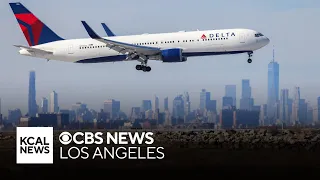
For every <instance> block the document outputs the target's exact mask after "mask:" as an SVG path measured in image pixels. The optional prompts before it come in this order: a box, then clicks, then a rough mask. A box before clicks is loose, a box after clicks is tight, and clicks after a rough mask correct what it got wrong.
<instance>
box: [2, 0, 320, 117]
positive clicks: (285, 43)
mask: <svg viewBox="0 0 320 180" xmlns="http://www.w3.org/2000/svg"><path fill="white" fill-rule="evenodd" d="M8 2H11V1H8V0H6V1H4V2H1V3H0V8H1V11H0V14H1V18H2V20H3V22H5V23H6V24H7V26H4V27H3V29H2V32H3V33H0V36H1V39H3V41H2V43H0V47H1V48H2V49H3V58H2V61H0V98H1V99H2V113H3V114H6V113H7V110H8V109H14V108H16V107H19V108H21V110H22V111H23V112H24V114H26V112H27V104H28V91H27V89H28V76H27V74H28V73H29V71H30V70H35V71H36V72H37V78H36V89H37V99H36V100H37V104H39V102H40V101H41V98H42V97H47V98H48V97H49V93H50V92H52V91H54V90H55V91H56V92H57V93H58V94H59V106H60V108H62V109H64V108H68V107H70V106H71V105H72V104H74V103H75V102H78V101H81V102H83V103H86V104H88V107H90V108H93V109H97V110H98V109H101V108H102V107H103V101H104V100H107V99H116V100H119V101H121V102H123V103H122V105H121V106H122V107H123V111H125V112H128V111H130V109H131V107H132V106H136V105H137V104H140V100H142V99H150V100H152V98H153V96H154V94H156V95H157V96H158V97H159V99H160V108H162V107H163V105H162V104H163V100H162V99H163V98H164V97H167V96H168V97H169V109H170V110H172V100H173V98H174V97H175V96H176V95H178V94H183V92H185V91H188V92H189V95H190V101H191V109H195V108H197V107H198V105H199V98H198V97H199V94H198V93H199V91H201V89H206V90H207V91H209V92H211V99H215V100H217V105H218V107H219V106H221V104H222V97H223V96H224V93H225V92H224V88H225V85H227V84H234V85H236V86H237V89H238V91H237V94H236V97H237V106H238V107H239V100H240V97H241V94H240V93H241V91H240V89H239V88H241V80H242V79H250V85H251V87H252V97H253V98H254V99H255V104H265V103H266V101H267V70H266V66H267V64H268V63H270V61H271V60H272V45H274V46H275V49H276V60H277V61H278V63H279V64H280V65H281V67H280V68H281V70H280V71H281V73H280V87H279V88H280V89H284V88H287V89H289V92H290V93H289V94H291V95H292V94H293V92H294V91H293V90H294V87H295V86H299V87H300V88H301V98H303V99H307V100H309V101H311V103H312V105H315V104H316V101H317V97H318V96H319V89H320V87H319V86H318V84H317V83H318V80H317V79H316V78H313V77H316V75H317V73H318V69H317V67H318V65H319V62H317V59H318V54H317V46H316V43H317V41H318V39H319V37H318V36H311V34H317V32H318V29H320V28H319V25H317V23H313V22H317V18H316V17H319V15H320V12H319V9H317V8H319V4H320V3H319V2H317V1H303V2H302V1H282V2H278V1H268V2H262V1H249V0H246V1H243V2H241V3H239V2H237V1H228V2H226V1H223V2H222V1H214V2H212V1H199V2H189V3H185V2H184V5H185V6H184V8H183V9H184V11H181V13H180V14H178V15H176V10H177V8H181V2H179V1H176V2H174V3H171V6H170V7H169V8H168V7H166V13H165V14H164V13H163V10H162V8H161V7H163V2H162V3H159V2H142V1H137V2H130V1H128V2H112V3H111V4H110V3H106V2H103V1H101V2H100V1H99V3H94V4H91V3H88V2H78V1H68V2H64V1H48V2H46V3H41V2H39V1H35V0H29V1H23V0H22V1H21V2H22V3H24V4H25V5H26V6H28V7H29V8H30V9H32V10H33V11H34V13H35V14H36V15H37V16H38V17H40V18H41V19H43V21H44V22H45V23H46V24H47V25H48V26H50V27H51V28H52V29H53V30H55V31H57V32H58V33H59V34H61V35H63V36H64V37H65V38H79V37H87V34H86V32H85V30H84V29H83V27H82V26H81V23H80V20H82V19H84V20H87V21H88V22H90V24H92V27H93V28H94V29H96V30H97V32H98V33H99V34H101V35H104V32H103V29H102V28H101V27H100V23H101V22H106V23H107V24H108V25H110V27H111V28H112V29H113V31H114V32H115V33H116V34H120V35H121V34H123V35H127V34H142V33H155V32H171V31H179V30H195V29H202V30H204V29H220V28H237V27H245V28H252V29H256V30H259V31H262V32H264V34H265V35H266V36H268V37H270V39H271V44H270V45H269V46H267V47H266V48H265V49H262V50H259V51H257V52H255V53H254V54H253V63H252V64H247V63H246V59H247V58H246V55H230V56H212V57H203V58H202V57H200V58H190V59H189V60H188V61H187V62H186V63H180V64H163V63H158V62H151V64H152V66H153V67H154V70H155V71H154V72H151V74H148V75H147V76H146V75H145V74H143V73H142V74H141V73H139V72H135V71H134V70H132V67H134V66H135V65H136V62H128V63H114V64H113V63H104V64H93V65H78V64H72V63H70V64H68V63H61V62H54V61H52V62H51V61H50V62H46V60H42V59H35V58H28V57H21V56H19V55H18V53H17V49H16V48H15V47H13V46H12V45H13V44H26V42H25V39H24V38H23V35H22V33H21V32H20V30H19V27H18V25H17V23H16V21H15V19H14V17H13V16H12V12H11V11H10V9H9V6H8V4H7V3H8ZM284 2H286V3H284ZM123 3H126V4H127V5H128V7H129V6H130V7H131V8H130V9H127V8H125V7H123ZM141 3H143V4H144V6H146V7H147V9H148V10H147V12H145V11H144V12H142V11H139V10H138V9H139V7H140V8H141V6H140V5H139V4H141ZM97 4H101V6H100V5H99V6H97ZM164 4H165V3H164ZM199 4H207V6H206V7H202V9H201V10H194V8H193V7H195V6H197V5H199ZM228 4H233V6H229V5H228ZM154 5H157V6H158V7H159V9H156V10H155V9H154V8H152V7H154ZM311 5H312V6H311ZM48 7H50V8H48ZM70 7H72V9H71V8H70ZM148 7H150V8H148ZM163 8H165V7H163ZM56 9H60V10H61V13H59V14H56V13H55V12H56ZM84 10H85V11H90V12H91V13H89V14H86V15H84V14H83V13H82V12H83V11H84ZM105 11H108V12H110V14H116V13H117V12H120V13H121V12H122V11H124V12H131V16H132V18H133V19H140V20H141V21H136V20H132V21H129V22H128V21H127V19H126V18H127V16H118V17H117V18H110V17H106V16H105V15H104V13H103V12H105ZM222 11H223V12H224V14H225V15H224V16H223V17H221V12H222ZM151 12H153V13H151ZM190 12H194V13H190ZM145 13H148V14H149V17H146V16H145ZM118 14H119V13H118ZM239 14H240V15H239ZM252 14H254V16H252ZM66 17H68V18H66ZM169 17H170V18H169ZM213 17H218V18H213ZM148 18H152V19H153V21H150V19H149V20H148ZM163 18H166V19H167V20H166V21H165V23H164V24H160V25H159V23H158V20H159V19H161V20H162V19H163ZM57 19H59V20H57ZM217 19H221V20H218V21H217ZM244 19H245V21H244ZM305 19H308V21H305ZM123 22H126V23H123ZM146 22H147V23H146ZM284 22H285V23H284ZM65 24H68V28H66V26H65ZM128 27H130V28H128ZM305 29H307V30H308V34H310V36H309V35H308V36H307V35H306V33H304V32H305ZM8 34H10V35H11V36H10V37H8V36H7V35H8ZM299 34H303V36H297V35H299ZM305 44H308V46H306V45H305ZM303 52H307V53H303ZM1 67H2V68H1ZM8 77H9V78H8ZM102 99H103V100H102ZM22 106H23V107H22Z"/></svg>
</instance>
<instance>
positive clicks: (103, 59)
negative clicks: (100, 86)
mask: <svg viewBox="0 0 320 180" xmlns="http://www.w3.org/2000/svg"><path fill="white" fill-rule="evenodd" d="M247 52H252V51H225V52H190V53H182V55H183V56H184V57H194V56H211V55H223V54H241V53H247ZM126 57H127V56H126V55H117V56H105V57H97V58H90V59H83V60H79V61H76V63H102V62H118V61H123V60H125V59H126Z"/></svg>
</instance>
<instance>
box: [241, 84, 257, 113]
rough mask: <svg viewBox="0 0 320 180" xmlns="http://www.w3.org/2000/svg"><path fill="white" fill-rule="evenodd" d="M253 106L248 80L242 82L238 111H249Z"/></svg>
mask: <svg viewBox="0 0 320 180" xmlns="http://www.w3.org/2000/svg"><path fill="white" fill-rule="evenodd" d="M253 105H254V101H253V98H251V86H250V80H249V79H243V80H242V95H241V99H240V109H241V110H248V111H251V110H252V107H253Z"/></svg>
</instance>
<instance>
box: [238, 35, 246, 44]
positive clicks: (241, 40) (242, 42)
mask: <svg viewBox="0 0 320 180" xmlns="http://www.w3.org/2000/svg"><path fill="white" fill-rule="evenodd" d="M239 40H240V43H241V44H244V43H246V35H245V34H244V33H240V35H239Z"/></svg>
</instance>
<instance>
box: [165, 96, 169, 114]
mask: <svg viewBox="0 0 320 180" xmlns="http://www.w3.org/2000/svg"><path fill="white" fill-rule="evenodd" d="M168 110H169V98H168V97H166V98H164V111H168Z"/></svg>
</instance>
